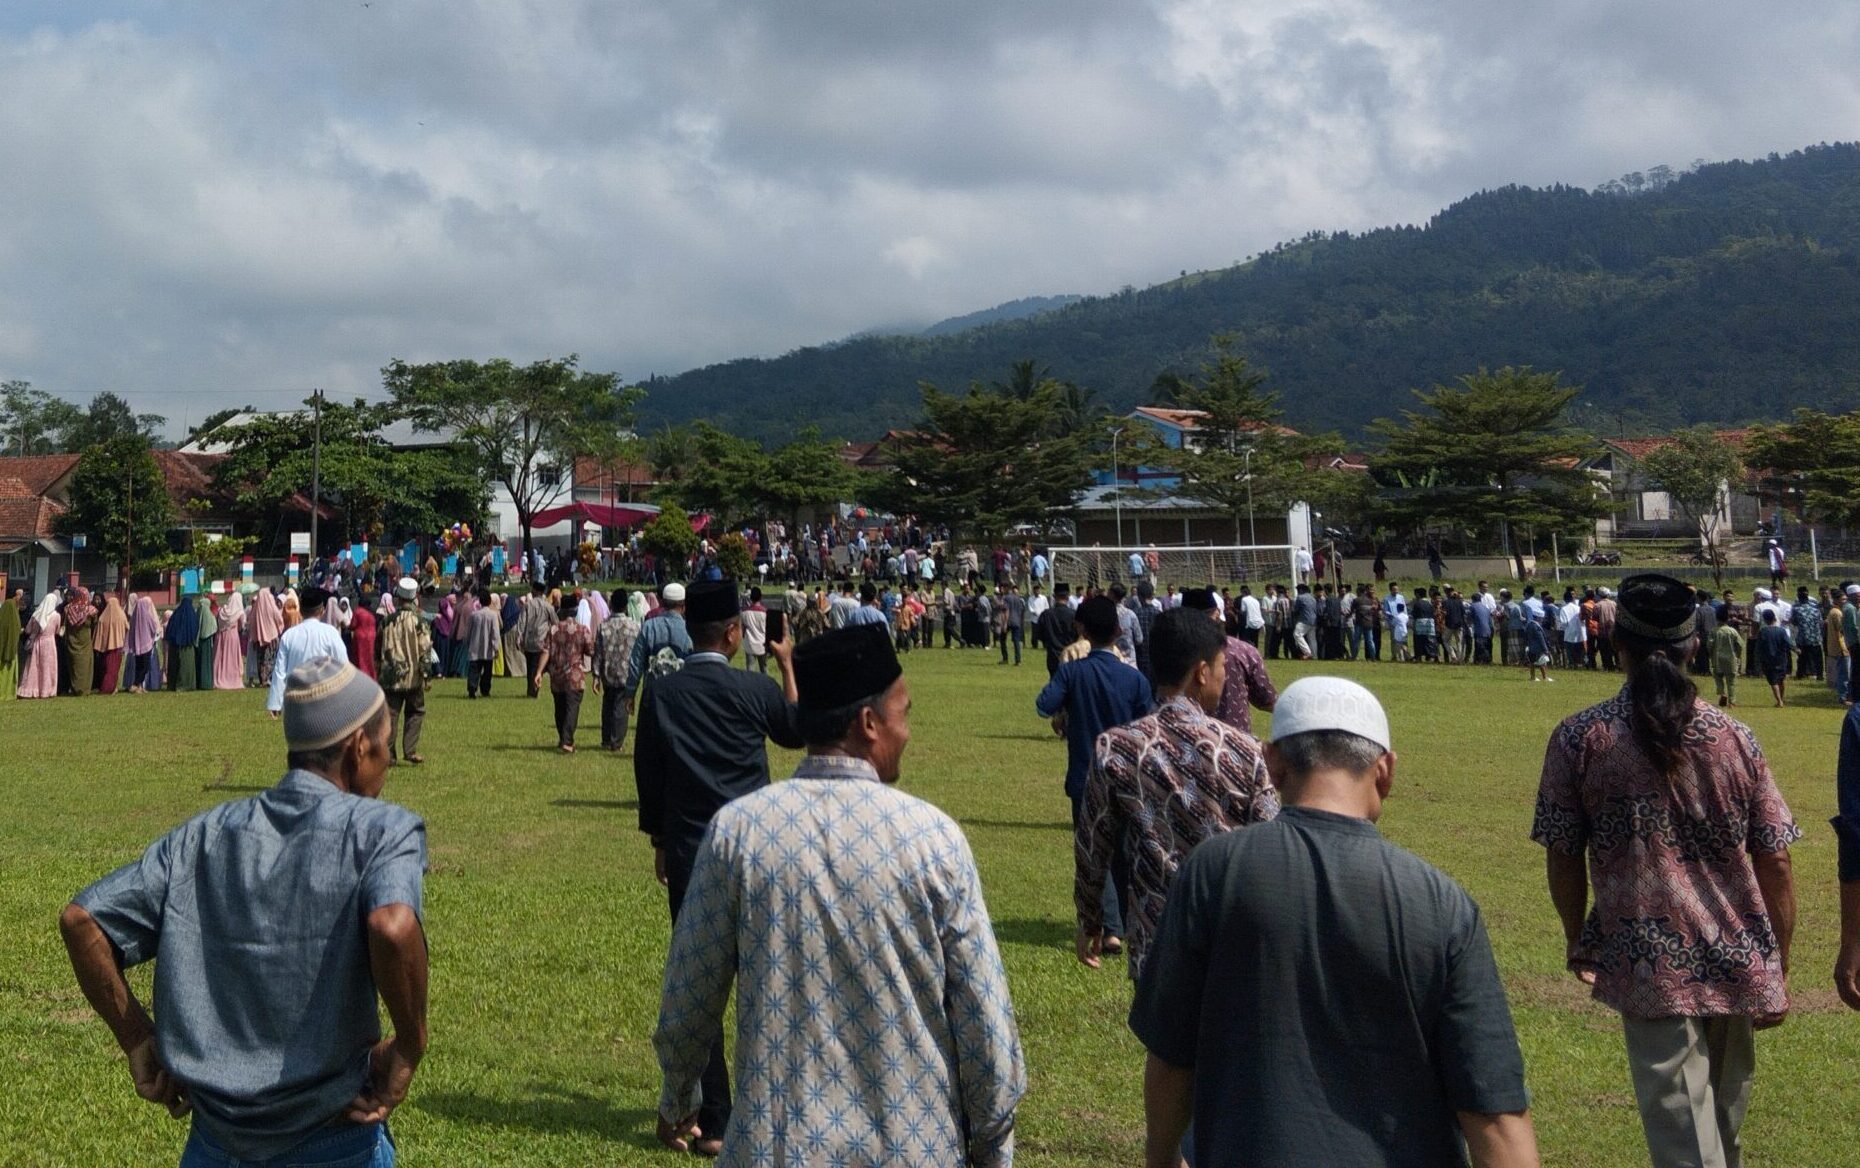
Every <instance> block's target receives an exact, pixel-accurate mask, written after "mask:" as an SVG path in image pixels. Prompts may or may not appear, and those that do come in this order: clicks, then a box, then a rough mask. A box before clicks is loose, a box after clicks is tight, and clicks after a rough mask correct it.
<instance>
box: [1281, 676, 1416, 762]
mask: <svg viewBox="0 0 1860 1168" xmlns="http://www.w3.org/2000/svg"><path fill="white" fill-rule="evenodd" d="M1313 730H1342V731H1345V732H1346V733H1350V734H1356V735H1360V736H1361V737H1364V738H1367V739H1369V741H1371V742H1373V743H1375V744H1376V745H1377V746H1380V747H1381V748H1382V749H1384V750H1390V749H1393V746H1392V745H1391V740H1390V738H1389V716H1388V715H1387V714H1386V713H1384V712H1383V710H1382V703H1381V702H1379V701H1377V700H1376V695H1375V694H1372V693H1370V692H1369V690H1367V689H1365V688H1364V687H1363V686H1360V685H1358V684H1357V683H1356V682H1354V681H1350V680H1348V679H1347V678H1342V677H1301V678H1299V679H1298V680H1297V681H1294V682H1293V683H1292V684H1290V685H1288V686H1286V687H1285V688H1284V689H1283V690H1281V691H1280V693H1279V700H1278V702H1277V703H1276V704H1274V706H1273V707H1272V741H1274V742H1279V741H1282V740H1283V739H1286V738H1290V737H1292V736H1293V735H1295V734H1309V733H1310V732H1311V731H1313Z"/></svg>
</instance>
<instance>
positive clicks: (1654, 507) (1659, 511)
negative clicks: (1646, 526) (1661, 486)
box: [1640, 491, 1673, 523]
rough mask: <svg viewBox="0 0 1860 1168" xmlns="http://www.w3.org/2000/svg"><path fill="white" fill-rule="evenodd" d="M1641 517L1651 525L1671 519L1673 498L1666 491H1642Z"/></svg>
mask: <svg viewBox="0 0 1860 1168" xmlns="http://www.w3.org/2000/svg"><path fill="white" fill-rule="evenodd" d="M1640 517H1641V518H1642V519H1644V520H1646V521H1647V522H1649V523H1652V522H1656V521H1659V522H1664V521H1666V520H1669V519H1671V518H1672V517H1673V497H1672V496H1671V495H1669V494H1667V493H1666V492H1665V491H1642V492H1641V493H1640Z"/></svg>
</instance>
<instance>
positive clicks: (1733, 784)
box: [1531, 575, 1802, 1168]
mask: <svg viewBox="0 0 1860 1168" xmlns="http://www.w3.org/2000/svg"><path fill="white" fill-rule="evenodd" d="M1618 601H1619V606H1618V610H1617V612H1616V616H1615V628H1614V645H1615V651H1616V653H1617V655H1618V656H1619V658H1620V661H1621V665H1622V669H1623V671H1624V672H1625V673H1626V674H1627V684H1626V685H1625V686H1623V687H1622V689H1621V692H1620V693H1619V694H1617V695H1616V696H1614V697H1612V698H1610V699H1608V700H1607V701H1605V702H1602V703H1600V704H1598V705H1595V706H1591V707H1589V708H1588V709H1586V710H1583V711H1581V712H1579V713H1576V714H1573V715H1571V716H1570V717H1568V718H1566V719H1564V721H1563V722H1562V724H1561V725H1559V726H1558V727H1557V728H1556V730H1554V731H1553V732H1552V733H1551V735H1550V743H1549V747H1548V748H1547V749H1546V750H1545V752H1544V769H1543V779H1542V782H1541V784H1540V785H1539V787H1538V792H1537V812H1536V818H1535V820H1534V822H1533V824H1532V827H1531V838H1533V839H1535V840H1537V841H1538V842H1539V843H1541V844H1543V845H1544V847H1545V848H1546V849H1547V850H1548V852H1549V858H1548V868H1547V873H1548V878H1549V884H1550V899H1551V901H1552V902H1553V903H1554V904H1555V905H1556V910H1557V915H1558V916H1559V917H1560V918H1561V919H1562V923H1563V934H1564V939H1565V941H1566V943H1567V946H1568V948H1567V960H1568V966H1569V969H1570V971H1571V972H1572V973H1574V974H1575V975H1576V976H1577V977H1578V978H1579V979H1581V980H1582V981H1583V982H1584V983H1585V984H1587V985H1590V986H1592V987H1594V990H1593V992H1594V995H1595V998H1596V999H1597V1000H1598V1001H1600V1002H1602V1003H1603V1004H1605V1005H1608V1006H1612V1007H1613V1008H1614V1009H1616V1010H1617V1011H1619V1012H1620V1014H1621V1016H1622V1026H1623V1029H1624V1031H1625V1033H1626V1039H1627V1056H1628V1070H1629V1074H1630V1076H1631V1078H1632V1081H1633V1084H1634V1094H1635V1097H1636V1099H1637V1100H1638V1102H1639V1105H1640V1116H1641V1125H1642V1128H1643V1129H1644V1131H1645V1132H1646V1136H1647V1147H1648V1151H1649V1153H1650V1157H1651V1161H1652V1164H1653V1165H1654V1168H1669V1166H1672V1168H1676V1166H1678V1165H1694V1166H1698V1168H1734V1166H1735V1165H1736V1164H1738V1163H1739V1160H1740V1152H1739V1143H1738V1129H1739V1128H1740V1127H1741V1125H1742V1123H1743V1119H1744V1110H1745V1107H1746V1104H1747V1103H1748V1101H1749V1094H1750V1084H1751V1080H1752V1078H1753V1074H1754V1071H1755V1066H1756V1061H1755V1059H1756V1056H1755V1043H1754V1040H1753V1038H1752V1035H1753V1033H1754V1032H1755V1031H1757V1030H1761V1029H1765V1028H1767V1027H1770V1026H1775V1025H1778V1024H1779V1023H1781V1022H1782V1020H1783V1017H1784V1015H1785V1014H1786V1013H1787V1011H1788V1009H1789V1001H1788V994H1787V991H1786V988H1785V984H1784V983H1785V977H1786V974H1787V971H1788V966H1789V942H1790V938H1791V935H1792V934H1793V932H1794V930H1795V888H1794V882H1793V880H1792V878H1791V876H1790V870H1789V845H1790V844H1791V843H1793V842H1794V841H1795V840H1796V839H1798V838H1800V836H1801V834H1802V833H1801V831H1800V829H1798V828H1797V827H1796V824H1795V821H1794V819H1792V818H1791V817H1790V814H1789V808H1788V807H1787V806H1786V805H1785V804H1784V803H1783V798H1782V794H1781V793H1780V792H1779V791H1778V790H1777V789H1776V780H1775V779H1774V777H1773V776H1772V775H1771V774H1770V769H1769V764H1768V763H1766V762H1765V761H1764V758H1763V753H1762V752H1761V751H1760V750H1758V749H1757V744H1756V740H1755V739H1754V738H1753V737H1752V736H1751V733H1750V730H1749V729H1748V728H1747V727H1746V726H1744V725H1743V724H1742V723H1740V722H1737V721H1735V720H1733V719H1732V718H1731V717H1730V716H1729V715H1728V714H1726V713H1724V712H1723V711H1721V710H1719V709H1718V708H1717V707H1715V706H1712V705H1711V704H1709V703H1708V702H1705V701H1702V700H1700V698H1699V695H1698V691H1697V689H1696V688H1695V687H1694V685H1693V683H1692V678H1691V677H1690V675H1688V673H1687V672H1686V664H1687V662H1689V661H1690V660H1691V659H1692V657H1693V654H1694V652H1695V651H1696V647H1697V645H1696V641H1697V635H1698V633H1697V621H1698V617H1697V611H1696V606H1695V603H1694V601H1693V600H1692V597H1691V593H1690V591H1689V590H1688V588H1687V587H1686V585H1685V584H1683V583H1681V582H1680V581H1678V580H1675V579H1673V578H1671V577H1669V576H1659V575H1641V576H1630V577H1628V578H1627V579H1626V580H1623V581H1622V582H1621V591H1620V595H1619V597H1618ZM1591 884H1593V886H1594V893H1595V903H1594V908H1593V909H1592V910H1591V909H1590V908H1589V890H1590V886H1591Z"/></svg>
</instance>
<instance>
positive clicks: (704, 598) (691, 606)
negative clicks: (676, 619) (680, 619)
mask: <svg viewBox="0 0 1860 1168" xmlns="http://www.w3.org/2000/svg"><path fill="white" fill-rule="evenodd" d="M741 612H742V604H741V602H740V601H739V600H738V599H737V597H736V581H734V580H731V579H728V578H725V579H722V580H705V581H703V582H702V583H698V584H693V585H692V586H691V587H690V589H689V590H688V591H687V592H686V593H685V620H686V621H687V622H688V623H690V624H694V625H707V624H712V623H714V622H716V621H727V620H735V619H736V618H737V616H738V615H739V614H740V613H741Z"/></svg>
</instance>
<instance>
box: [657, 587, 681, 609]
mask: <svg viewBox="0 0 1860 1168" xmlns="http://www.w3.org/2000/svg"><path fill="white" fill-rule="evenodd" d="M659 599H660V600H661V601H663V602H664V603H666V604H683V603H684V602H685V586H684V585H683V584H678V583H672V584H667V585H666V586H665V587H663V588H661V589H659Z"/></svg>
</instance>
